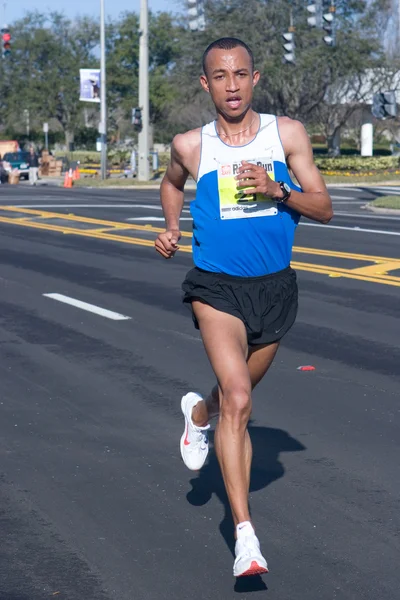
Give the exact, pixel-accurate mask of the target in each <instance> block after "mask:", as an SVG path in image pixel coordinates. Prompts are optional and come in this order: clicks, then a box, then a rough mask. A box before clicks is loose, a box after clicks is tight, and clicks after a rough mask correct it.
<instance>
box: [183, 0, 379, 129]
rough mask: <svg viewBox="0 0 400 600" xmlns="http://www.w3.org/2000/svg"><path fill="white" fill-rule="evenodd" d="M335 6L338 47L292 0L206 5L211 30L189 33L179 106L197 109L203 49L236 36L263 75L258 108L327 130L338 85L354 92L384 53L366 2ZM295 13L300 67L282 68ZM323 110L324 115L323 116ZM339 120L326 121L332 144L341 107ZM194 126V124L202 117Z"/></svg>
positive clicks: (194, 118)
mask: <svg viewBox="0 0 400 600" xmlns="http://www.w3.org/2000/svg"><path fill="white" fill-rule="evenodd" d="M381 1H383V0H381ZM337 5H338V12H337V15H336V19H337V23H338V33H337V46H336V47H335V48H332V47H328V46H326V45H325V44H324V42H323V41H322V37H323V33H322V31H321V30H315V29H311V28H310V27H309V26H308V25H307V20H306V17H307V12H306V11H305V7H304V4H303V3H300V2H297V3H296V2H292V1H289V0H275V1H274V2H272V1H270V0H248V1H247V2H246V3H243V2H241V1H239V0H213V1H210V0H209V1H208V2H206V30H205V31H204V32H188V31H187V32H186V35H185V37H184V38H183V39H182V46H183V47H184V50H185V52H183V53H182V58H181V60H180V61H179V62H178V64H177V66H176V69H175V79H176V84H177V87H179V89H180V95H181V101H182V102H183V103H185V102H190V103H195V102H196V98H197V97H198V95H199V94H200V93H201V91H200V88H199V85H198V75H199V74H200V60H201V55H202V52H203V50H204V48H205V47H206V46H207V45H208V44H209V43H210V42H211V41H212V40H214V39H217V38H219V37H223V36H234V37H239V38H240V39H243V41H245V42H247V43H249V45H250V46H251V47H252V49H253V52H254V55H255V63H256V67H257V68H258V69H259V70H260V71H261V75H262V76H261V80H260V82H259V84H258V86H257V88H256V90H255V98H254V108H255V109H256V110H259V111H262V112H271V113H274V114H277V115H288V116H290V117H292V118H296V119H300V120H301V121H303V122H304V123H306V124H313V123H314V124H318V123H319V124H321V121H324V119H325V117H326V116H327V115H328V116H329V117H332V116H333V112H335V110H334V108H335V107H336V105H337V103H333V104H332V99H330V98H329V95H332V90H334V89H336V88H337V86H338V85H339V83H340V84H341V85H343V82H344V81H346V82H347V83H346V86H347V87H348V85H349V83H351V82H356V81H357V78H362V74H363V72H364V71H365V70H366V69H368V68H373V67H374V66H376V65H377V64H379V61H380V60H381V54H382V53H381V44H380V40H379V38H378V36H377V34H376V33H375V32H374V30H373V27H372V25H373V16H374V15H375V13H374V12H373V11H372V8H371V9H370V8H368V6H369V5H368V3H367V2H366V1H364V0H346V1H344V0H339V1H338V2H337ZM375 8H376V7H375ZM375 8H374V10H375ZM291 10H292V14H293V18H294V23H295V26H296V32H295V44H296V63H295V65H293V64H284V61H283V52H284V51H283V46H282V43H283V39H282V33H284V32H285V31H287V28H288V26H289V23H290V20H289V16H290V12H291ZM348 93H349V91H348ZM322 107H323V108H324V110H321V109H322ZM325 107H326V110H325ZM324 115H325V117H324ZM336 116H337V119H336V120H335V119H331V121H329V124H327V123H326V122H325V121H324V127H325V128H326V129H327V131H328V137H329V138H333V137H334V134H335V131H336V129H337V127H340V124H341V122H342V120H343V118H344V119H345V118H346V115H344V114H343V106H342V105H341V104H340V103H339V104H338V105H337V111H336ZM339 116H340V118H339ZM188 117H189V115H188ZM188 120H190V121H191V123H190V124H193V125H194V123H195V122H196V121H197V120H198V118H197V115H195V114H194V115H192V117H189V119H188ZM188 125H189V122H188Z"/></svg>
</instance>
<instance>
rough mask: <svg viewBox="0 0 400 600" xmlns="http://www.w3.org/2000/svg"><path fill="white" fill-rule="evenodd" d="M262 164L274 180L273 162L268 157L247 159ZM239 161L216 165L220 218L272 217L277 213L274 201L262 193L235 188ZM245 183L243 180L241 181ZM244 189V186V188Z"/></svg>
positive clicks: (239, 165)
mask: <svg viewBox="0 0 400 600" xmlns="http://www.w3.org/2000/svg"><path fill="white" fill-rule="evenodd" d="M248 162H251V163H253V164H256V165H262V166H263V167H264V169H265V170H266V171H267V173H268V175H269V177H270V178H271V179H272V180H273V181H275V172H274V163H273V161H272V159H270V158H259V159H256V160H249V161H248ZM240 167H241V163H240V162H238V163H227V164H221V165H219V166H218V192H219V211H220V217H221V219H224V220H225V219H248V218H251V217H272V216H274V215H277V214H278V209H277V207H276V203H275V202H273V201H272V200H270V199H269V198H266V197H265V196H263V195H262V194H247V195H246V194H244V193H243V192H242V191H240V190H238V189H237V181H236V179H235V176H236V175H237V173H238V171H239V169H240ZM242 183H245V182H242ZM250 185H251V184H250V181H249V187H250ZM244 189H245V188H244Z"/></svg>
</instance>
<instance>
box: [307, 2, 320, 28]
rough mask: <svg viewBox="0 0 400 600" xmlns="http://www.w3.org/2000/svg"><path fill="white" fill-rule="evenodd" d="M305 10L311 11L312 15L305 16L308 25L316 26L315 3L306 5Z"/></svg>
mask: <svg viewBox="0 0 400 600" xmlns="http://www.w3.org/2000/svg"><path fill="white" fill-rule="evenodd" d="M307 10H308V12H309V13H311V14H312V15H313V16H312V17H308V18H307V23H308V24H309V26H310V27H317V25H318V22H317V21H318V16H317V5H316V4H309V5H308V6H307Z"/></svg>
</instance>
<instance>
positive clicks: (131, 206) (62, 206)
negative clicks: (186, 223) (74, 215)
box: [13, 202, 162, 210]
mask: <svg viewBox="0 0 400 600" xmlns="http://www.w3.org/2000/svg"><path fill="white" fill-rule="evenodd" d="M13 206H15V208H151V209H152V210H162V207H161V205H160V206H157V205H153V204H115V202H114V203H113V204H13Z"/></svg>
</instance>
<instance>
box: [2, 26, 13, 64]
mask: <svg viewBox="0 0 400 600" xmlns="http://www.w3.org/2000/svg"><path fill="white" fill-rule="evenodd" d="M1 39H2V53H3V58H4V57H6V56H8V55H9V54H11V43H10V42H11V33H10V30H9V29H8V27H7V25H4V27H3V28H2V30H1Z"/></svg>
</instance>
